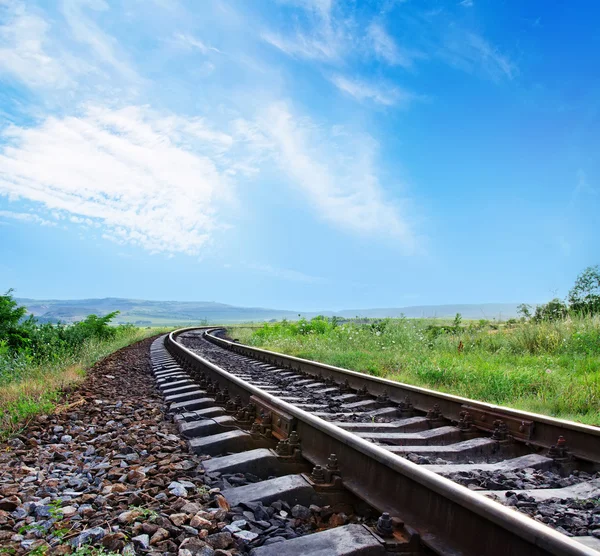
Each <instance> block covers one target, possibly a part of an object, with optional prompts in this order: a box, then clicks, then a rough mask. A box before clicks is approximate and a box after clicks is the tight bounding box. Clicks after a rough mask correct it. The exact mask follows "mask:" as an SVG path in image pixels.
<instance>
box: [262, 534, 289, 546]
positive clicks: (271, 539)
mask: <svg viewBox="0 0 600 556" xmlns="http://www.w3.org/2000/svg"><path fill="white" fill-rule="evenodd" d="M285 540H287V539H286V538H285V537H279V536H277V537H269V538H268V539H267V540H266V541H265V542H264V543H263V545H264V546H268V545H270V544H275V543H278V542H283V541H285Z"/></svg>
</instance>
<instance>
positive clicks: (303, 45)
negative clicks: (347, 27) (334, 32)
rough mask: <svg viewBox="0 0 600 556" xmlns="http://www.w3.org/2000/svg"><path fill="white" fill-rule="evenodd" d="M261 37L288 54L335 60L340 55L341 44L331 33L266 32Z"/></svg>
mask: <svg viewBox="0 0 600 556" xmlns="http://www.w3.org/2000/svg"><path fill="white" fill-rule="evenodd" d="M261 38H262V39H263V40H264V41H265V42H268V43H269V44H270V45H272V46H274V47H275V48H278V49H279V50H281V51H282V52H285V54H287V55H288V56H294V57H299V58H309V59H317V60H333V59H336V58H338V57H339V55H340V53H339V50H340V45H339V44H338V41H337V40H336V39H335V38H334V37H332V36H331V34H329V36H328V37H325V36H323V35H322V34H321V33H315V34H310V33H296V34H295V35H294V36H282V35H280V34H277V33H270V32H265V33H263V34H262V35H261Z"/></svg>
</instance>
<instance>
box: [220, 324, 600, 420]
mask: <svg viewBox="0 0 600 556" xmlns="http://www.w3.org/2000/svg"><path fill="white" fill-rule="evenodd" d="M230 334H231V335H232V336H234V337H235V338H238V339H239V340H240V341H241V342H242V343H246V344H250V345H254V346H259V347H264V348H266V349H271V350H273V351H278V352H281V353H287V354H290V355H295V356H297V357H303V358H306V359H313V360H316V361H322V362H324V363H329V364H331V365H336V366H339V367H344V368H347V369H352V370H355V371H360V372H364V373H367V374H371V375H374V376H379V377H385V378H388V379H392V380H397V381H400V382H405V383H408V384H413V385H418V386H424V387H427V388H433V389H435V390H439V391H443V392H449V393H452V394H457V395H460V396H465V397H468V398H473V399H477V400H482V401H487V402H490V403H494V404H500V405H507V406H510V407H514V408H517V409H524V410H528V411H534V412H537V413H544V414H547V415H552V416H557V417H561V418H564V419H570V420H575V421H579V422H582V423H587V424H593V425H600V317H598V316H596V317H585V318H569V319H567V320H564V321H560V322H542V323H517V324H513V325H497V324H493V323H492V324H490V323H487V322H483V321H482V322H479V323H477V322H469V323H466V324H465V323H463V324H461V325H458V326H453V325H451V324H447V325H443V323H440V322H439V321H437V322H436V321H432V320H409V319H389V320H384V321H378V322H375V323H370V324H357V323H353V322H349V323H348V322H346V323H343V324H338V325H336V324H335V323H332V322H331V321H328V320H326V319H323V320H319V319H317V320H315V319H313V321H310V322H307V321H300V322H298V323H287V322H285V321H284V322H282V323H275V324H267V325H265V326H263V327H261V328H260V329H258V330H257V329H256V328H245V327H232V328H230ZM461 342H462V344H461ZM460 346H462V347H460Z"/></svg>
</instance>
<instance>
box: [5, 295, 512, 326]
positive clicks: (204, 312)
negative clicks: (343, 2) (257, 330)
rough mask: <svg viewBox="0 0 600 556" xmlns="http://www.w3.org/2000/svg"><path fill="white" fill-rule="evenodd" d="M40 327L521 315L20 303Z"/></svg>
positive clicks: (139, 302)
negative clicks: (110, 316) (109, 320)
mask: <svg viewBox="0 0 600 556" xmlns="http://www.w3.org/2000/svg"><path fill="white" fill-rule="evenodd" d="M17 301H18V303H19V304H20V305H24V306H25V307H27V310H28V311H29V313H31V314H32V315H34V316H35V317H36V318H37V319H38V320H39V321H40V322H58V321H61V322H66V323H70V322H77V321H79V320H82V319H84V318H85V317H86V316H87V315H90V314H96V315H99V316H103V315H106V314H107V313H110V312H112V311H120V314H119V316H118V317H117V319H116V321H117V322H119V323H133V324H136V325H138V326H185V325H195V324H198V323H201V322H204V321H206V322H207V323H219V324H220V323H223V324H229V323H240V322H257V321H258V322H264V321H269V320H280V319H284V318H285V319H289V320H293V319H297V318H298V315H299V314H301V315H302V316H304V317H306V318H312V317H314V316H316V315H325V316H334V315H335V316H338V317H341V318H354V317H363V318H384V317H400V316H402V315H404V316H406V317H409V318H451V317H454V315H456V313H460V314H461V315H462V317H463V318H464V319H483V318H485V319H493V318H495V319H502V320H505V319H508V318H511V317H515V316H516V315H517V304H516V303H484V304H480V305H476V304H472V305H468V304H464V305H421V306H413V307H398V308H380V309H347V310H343V311H319V312H302V311H291V310H290V311H286V310H281V309H264V308H261V307H236V306H233V305H226V304H224V303H215V302H213V301H146V300H143V299H121V298H116V297H107V298H104V299H77V300H56V299H53V300H36V299H17Z"/></svg>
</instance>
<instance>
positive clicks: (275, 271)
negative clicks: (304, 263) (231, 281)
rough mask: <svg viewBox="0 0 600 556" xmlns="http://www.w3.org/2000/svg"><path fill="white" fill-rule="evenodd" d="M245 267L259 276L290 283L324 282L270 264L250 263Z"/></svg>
mask: <svg viewBox="0 0 600 556" xmlns="http://www.w3.org/2000/svg"><path fill="white" fill-rule="evenodd" d="M246 266H247V267H248V268H249V269H251V270H256V271H257V272H260V273H261V274H266V275H268V276H272V277H274V278H280V279H282V280H287V281H290V282H305V283H308V284H315V283H322V282H325V281H326V280H325V279H324V278H320V277H319V276H312V275H310V274H305V273H304V272H300V271H298V270H291V269H289V268H278V267H275V266H272V265H270V264H256V263H250V264H248V265H246Z"/></svg>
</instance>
